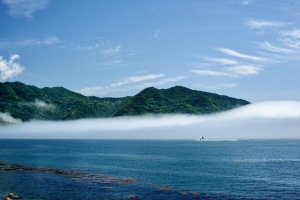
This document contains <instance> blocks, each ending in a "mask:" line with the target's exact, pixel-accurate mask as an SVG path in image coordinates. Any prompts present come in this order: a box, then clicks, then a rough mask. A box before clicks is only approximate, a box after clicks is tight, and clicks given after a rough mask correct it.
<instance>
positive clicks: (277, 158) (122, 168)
mask: <svg viewBox="0 0 300 200" xmlns="http://www.w3.org/2000/svg"><path fill="white" fill-rule="evenodd" d="M0 162H4V163H9V164H23V165H27V166H32V167H36V168H41V169H42V168H51V169H61V170H66V171H68V170H76V171H79V172H82V173H89V177H94V176H98V175H100V174H101V175H102V174H104V175H106V176H107V177H110V178H112V177H113V178H115V179H120V180H121V179H128V178H130V179H132V180H134V181H133V182H130V183H126V184H120V183H116V182H99V181H97V180H95V179H94V178H89V177H69V176H66V175H64V174H55V173H46V172H41V171H9V170H3V168H2V170H1V167H0V198H4V197H5V196H7V194H8V193H10V192H13V193H15V194H16V195H19V196H20V197H21V198H22V199H31V200H32V199H134V198H135V199H300V141H299V140H240V141H207V142H195V141H187V140H186V141H176V140H174V141H166V140H165V141H160V140H0ZM110 178H108V179H110Z"/></svg>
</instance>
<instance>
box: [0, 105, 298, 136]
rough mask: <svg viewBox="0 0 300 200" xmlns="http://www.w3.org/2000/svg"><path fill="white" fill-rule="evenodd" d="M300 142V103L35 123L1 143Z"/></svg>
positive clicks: (5, 131) (0, 130)
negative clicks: (14, 140)
mask: <svg viewBox="0 0 300 200" xmlns="http://www.w3.org/2000/svg"><path fill="white" fill-rule="evenodd" d="M200 136H204V137H206V138H212V139H216V138H224V139H227V138H236V139H251V138H253V139H254V138H257V139H263V138H264V139H268V138H270V139H271V138H282V139H284V138H287V139H288V138H297V139H298V138H300V102H298V101H277V102H261V103H255V104H251V105H247V106H244V107H240V108H237V109H233V110H230V111H226V112H221V113H217V114H209V115H200V116H199V115H149V116H141V117H118V118H100V119H81V120H74V121H63V122H54V121H31V122H26V123H18V124H14V125H9V126H2V127H0V138H36V139H42V138H43V139H195V138H197V137H200Z"/></svg>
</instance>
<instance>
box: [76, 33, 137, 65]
mask: <svg viewBox="0 0 300 200" xmlns="http://www.w3.org/2000/svg"><path fill="white" fill-rule="evenodd" d="M71 46H72V50H73V51H80V52H82V53H84V54H86V55H88V56H93V57H95V56H97V58H98V59H99V62H97V65H100V66H104V67H106V68H115V67H121V66H124V65H126V59H127V58H128V57H131V56H134V55H136V51H135V50H134V49H131V48H126V47H124V46H123V45H121V44H113V43H112V42H110V41H107V40H103V39H102V38H99V37H97V38H96V41H95V42H94V43H90V44H72V45H71Z"/></svg>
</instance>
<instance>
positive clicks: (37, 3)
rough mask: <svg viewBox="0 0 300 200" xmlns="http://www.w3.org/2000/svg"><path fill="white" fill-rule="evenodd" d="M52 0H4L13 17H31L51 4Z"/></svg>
mask: <svg viewBox="0 0 300 200" xmlns="http://www.w3.org/2000/svg"><path fill="white" fill-rule="evenodd" d="M49 2H50V0H2V3H3V4H5V5H6V6H7V7H8V8H9V15H10V16H12V17H27V18H31V17H32V15H33V13H35V12H37V11H38V10H41V9H43V8H45V7H47V5H48V4H49Z"/></svg>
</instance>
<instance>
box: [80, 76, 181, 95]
mask: <svg viewBox="0 0 300 200" xmlns="http://www.w3.org/2000/svg"><path fill="white" fill-rule="evenodd" d="M164 76H165V75H163V74H150V75H145V76H132V77H127V78H125V79H123V80H121V81H119V82H116V83H111V84H110V85H106V86H97V87H86V88H82V89H80V90H78V91H77V92H79V93H81V94H83V95H88V96H91V95H94V96H102V95H107V94H109V93H114V92H125V91H130V90H136V89H145V88H147V87H152V86H158V85H164V84H167V83H170V82H178V81H180V80H182V79H184V77H183V76H177V77H169V78H162V77H164ZM151 80H156V81H155V82H148V81H151ZM137 83H138V84H137Z"/></svg>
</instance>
